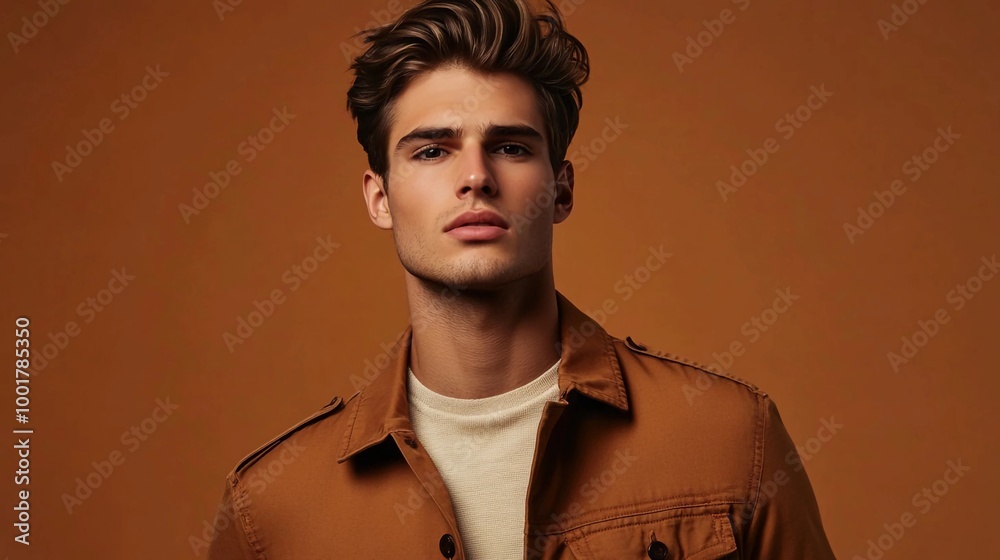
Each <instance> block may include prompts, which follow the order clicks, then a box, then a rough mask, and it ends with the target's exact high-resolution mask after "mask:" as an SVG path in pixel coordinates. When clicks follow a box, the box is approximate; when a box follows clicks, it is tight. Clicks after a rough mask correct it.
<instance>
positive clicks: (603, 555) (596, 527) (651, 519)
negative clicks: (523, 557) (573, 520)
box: [566, 509, 736, 560]
mask: <svg viewBox="0 0 1000 560" xmlns="http://www.w3.org/2000/svg"><path fill="white" fill-rule="evenodd" d="M566 545H567V546H568V547H569V549H570V550H571V551H572V552H573V555H574V556H576V557H577V558H579V559H581V560H583V559H589V560H598V559H600V560H604V559H611V558H616V559H634V560H643V559H645V560H649V559H652V560H682V559H683V560H713V559H718V558H725V557H726V556H727V555H729V554H731V553H733V552H735V551H736V539H735V538H734V537H733V527H732V523H731V522H730V520H729V515H728V514H727V513H721V512H720V513H704V512H701V513H694V512H691V511H685V510H684V509H679V510H671V511H669V512H659V513H653V514H642V515H630V516H626V517H621V518H616V519H608V520H603V521H599V522H596V523H590V524H588V525H585V526H583V527H579V528H577V529H575V530H573V531H572V532H571V533H569V534H567V535H566Z"/></svg>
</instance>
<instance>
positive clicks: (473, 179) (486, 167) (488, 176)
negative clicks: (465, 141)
mask: <svg viewBox="0 0 1000 560" xmlns="http://www.w3.org/2000/svg"><path fill="white" fill-rule="evenodd" d="M458 159H459V162H458V173H459V176H458V189H457V190H458V192H457V193H456V194H458V196H466V195H468V194H469V193H470V192H475V193H476V194H480V195H487V196H496V194H497V192H498V189H497V185H496V181H495V179H494V177H493V173H492V171H491V169H490V161H489V154H487V153H485V151H484V149H483V148H481V147H476V148H470V149H465V150H462V153H461V154H460V155H459V157H458Z"/></svg>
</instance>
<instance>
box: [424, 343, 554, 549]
mask: <svg viewBox="0 0 1000 560" xmlns="http://www.w3.org/2000/svg"><path fill="white" fill-rule="evenodd" d="M560 361H561V360H557V361H556V363H555V364H553V365H552V366H551V367H550V368H549V369H548V370H547V371H545V372H544V373H542V374H541V375H539V376H538V377H537V378H535V379H534V380H532V381H530V382H528V383H527V384H526V385H522V386H520V387H518V388H516V389H514V390H511V391H508V392H506V393H501V394H499V395H494V396H492V397H486V398H483V399H458V398H454V397H448V396H445V395H442V394H440V393H435V392H434V391H431V390H430V389H428V388H427V387H426V386H424V385H423V384H421V383H420V381H419V380H417V378H416V376H415V375H413V370H408V373H407V380H408V383H407V394H408V398H409V403H410V420H411V422H412V423H413V430H414V432H416V435H417V439H418V440H420V442H421V443H422V444H423V446H424V449H426V450H427V454H428V455H430V457H431V460H432V461H434V465H435V466H436V467H437V469H438V471H440V473H441V478H442V479H443V480H444V483H445V486H446V487H447V489H448V493H449V494H450V495H451V501H452V505H453V506H454V508H455V515H456V516H457V518H458V528H459V534H460V536H461V539H462V543H463V545H464V546H465V550H466V553H467V556H468V558H469V560H494V559H495V560H511V559H514V558H522V557H523V555H524V506H525V501H526V498H527V492H528V478H529V476H530V470H531V460H532V457H533V454H534V451H535V438H536V436H537V433H538V424H539V421H540V420H541V417H542V408H543V407H544V405H545V402H546V401H550V400H551V401H554V400H558V398H559V385H558V379H559V377H558V368H559V363H560ZM456 537H457V536H456Z"/></svg>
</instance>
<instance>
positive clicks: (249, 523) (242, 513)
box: [228, 478, 267, 560]
mask: <svg viewBox="0 0 1000 560" xmlns="http://www.w3.org/2000/svg"><path fill="white" fill-rule="evenodd" d="M228 482H229V491H230V494H231V495H232V497H233V507H234V508H235V509H236V511H237V513H238V514H239V520H240V527H242V528H243V535H244V536H245V537H246V539H247V544H248V545H250V549H251V550H252V551H253V553H254V556H256V557H257V559H258V560H267V556H265V555H264V550H263V549H262V548H261V546H260V541H259V540H258V538H257V533H256V531H255V530H254V526H253V518H252V517H251V516H250V510H249V509H248V508H247V506H246V504H245V503H244V501H243V494H242V491H241V490H240V489H239V488H238V486H239V484H240V481H239V480H235V479H232V478H231V479H229V481H228Z"/></svg>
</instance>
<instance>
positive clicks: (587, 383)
mask: <svg viewBox="0 0 1000 560" xmlns="http://www.w3.org/2000/svg"><path fill="white" fill-rule="evenodd" d="M557 299H558V306H559V324H560V331H561V342H560V348H559V349H560V352H561V356H562V362H561V364H560V367H559V369H558V377H559V389H560V391H559V393H560V398H559V400H558V401H550V402H547V403H546V404H545V409H544V412H543V413H542V419H541V422H540V424H539V427H538V433H537V439H536V444H535V453H534V458H533V460H532V467H531V468H532V470H531V479H530V482H529V485H528V489H527V497H526V501H525V508H526V524H525V537H524V550H525V552H524V558H525V559H536V558H538V559H541V558H544V559H556V558H558V559H570V558H574V559H610V558H615V559H621V558H635V559H642V558H653V559H667V558H669V559H681V558H684V559H688V560H694V559H698V560H707V559H712V558H739V559H756V558H768V559H777V558H782V559H816V560H825V559H832V558H834V556H833V552H832V551H831V549H830V545H829V543H828V542H827V538H826V535H825V533H824V531H823V527H822V523H821V520H820V514H819V509H818V507H817V504H816V498H815V496H814V495H813V490H812V487H811V485H810V483H809V479H808V477H807V476H806V473H805V470H804V468H803V465H802V462H801V461H800V460H799V456H798V455H797V453H796V451H795V446H794V444H793V443H792V440H791V439H790V438H789V436H788V433H787V432H786V431H785V428H784V426H783V425H782V422H781V417H780V416H779V415H778V410H777V408H775V405H774V402H773V401H771V399H770V398H769V397H768V396H767V394H766V393H764V392H763V391H761V390H759V389H758V388H756V387H754V386H753V385H751V384H749V383H747V382H745V381H741V380H738V379H736V378H733V377H729V376H726V375H722V374H718V373H713V372H709V371H708V370H706V369H705V368H703V367H701V366H699V365H697V364H694V363H691V362H688V361H685V360H683V359H680V358H678V357H675V356H672V355H669V354H661V353H658V352H655V351H652V350H649V349H647V348H646V347H645V346H643V345H642V344H639V343H636V342H634V341H633V340H632V339H631V338H630V337H629V338H626V339H625V340H624V341H622V340H620V339H618V338H615V337H612V336H610V335H609V334H608V333H607V332H606V331H605V330H604V329H603V328H601V326H600V325H599V324H597V323H596V322H595V321H593V320H592V319H591V318H589V317H588V316H587V315H585V314H584V313H582V312H581V311H580V310H579V309H577V308H576V307H575V306H573V305H572V304H571V303H570V302H569V301H568V300H567V299H566V298H565V297H564V296H563V295H562V294H561V293H558V292H557ZM411 334H412V327H407V329H406V330H405V331H404V332H403V334H402V335H401V336H400V337H399V339H398V340H397V341H396V343H395V344H394V346H392V348H391V349H390V350H389V354H390V358H391V359H389V360H388V363H389V366H388V367H387V368H386V369H384V370H383V371H382V372H380V373H379V374H378V375H375V376H373V378H372V379H370V380H369V381H368V382H367V383H366V384H365V385H364V386H363V387H361V389H360V390H359V391H357V392H355V393H354V394H353V395H351V396H350V398H348V399H347V400H346V401H345V400H343V399H341V398H340V397H335V398H334V399H333V400H332V401H331V402H330V404H328V405H327V406H325V407H324V408H323V409H322V410H320V411H319V412H317V413H315V414H313V415H312V416H310V417H309V418H306V419H305V420H303V421H302V422H300V423H299V424H297V425H296V426H293V427H292V428H291V429H289V430H288V431H286V432H285V433H283V434H281V435H279V436H278V437H276V438H275V439H273V440H272V441H271V442H269V443H267V444H266V445H264V446H263V447H261V448H260V449H258V450H257V451H254V452H253V453H251V454H250V455H249V456H247V457H246V458H245V459H243V460H242V461H240V462H239V464H238V465H236V467H235V468H234V469H233V471H232V472H231V473H230V474H229V476H228V479H227V481H226V487H225V492H224V495H223V503H222V506H221V507H220V510H219V511H220V515H219V517H218V518H217V519H216V520H215V528H216V534H215V535H214V539H213V541H212V544H211V548H210V553H209V558H210V559H211V560H236V559H241V560H243V559H251V558H253V559H261V560H262V559H265V558H266V559H270V560H286V559H289V560H290V559H294V560H311V559H320V558H323V559H352V560H353V559H368V558H420V559H433V558H458V559H466V558H467V556H466V553H465V551H464V549H463V546H462V535H460V534H459V533H458V530H457V523H456V519H455V513H454V510H453V509H452V502H451V498H450V497H449V494H448V489H447V488H446V487H445V485H444V483H443V479H442V478H441V476H440V474H439V472H438V470H437V469H436V468H435V466H434V464H433V462H432V461H431V459H430V457H429V456H428V454H427V453H426V452H425V450H424V448H423V446H422V445H420V442H419V441H418V440H417V439H416V436H415V434H414V432H413V427H412V425H411V424H410V419H409V413H408V405H407V398H406V395H407V392H406V374H407V365H408V359H409V343H410V336H411ZM511 491H517V489H513V488H512V489H511ZM472 560H475V559H472ZM512 560H517V559H512Z"/></svg>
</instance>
